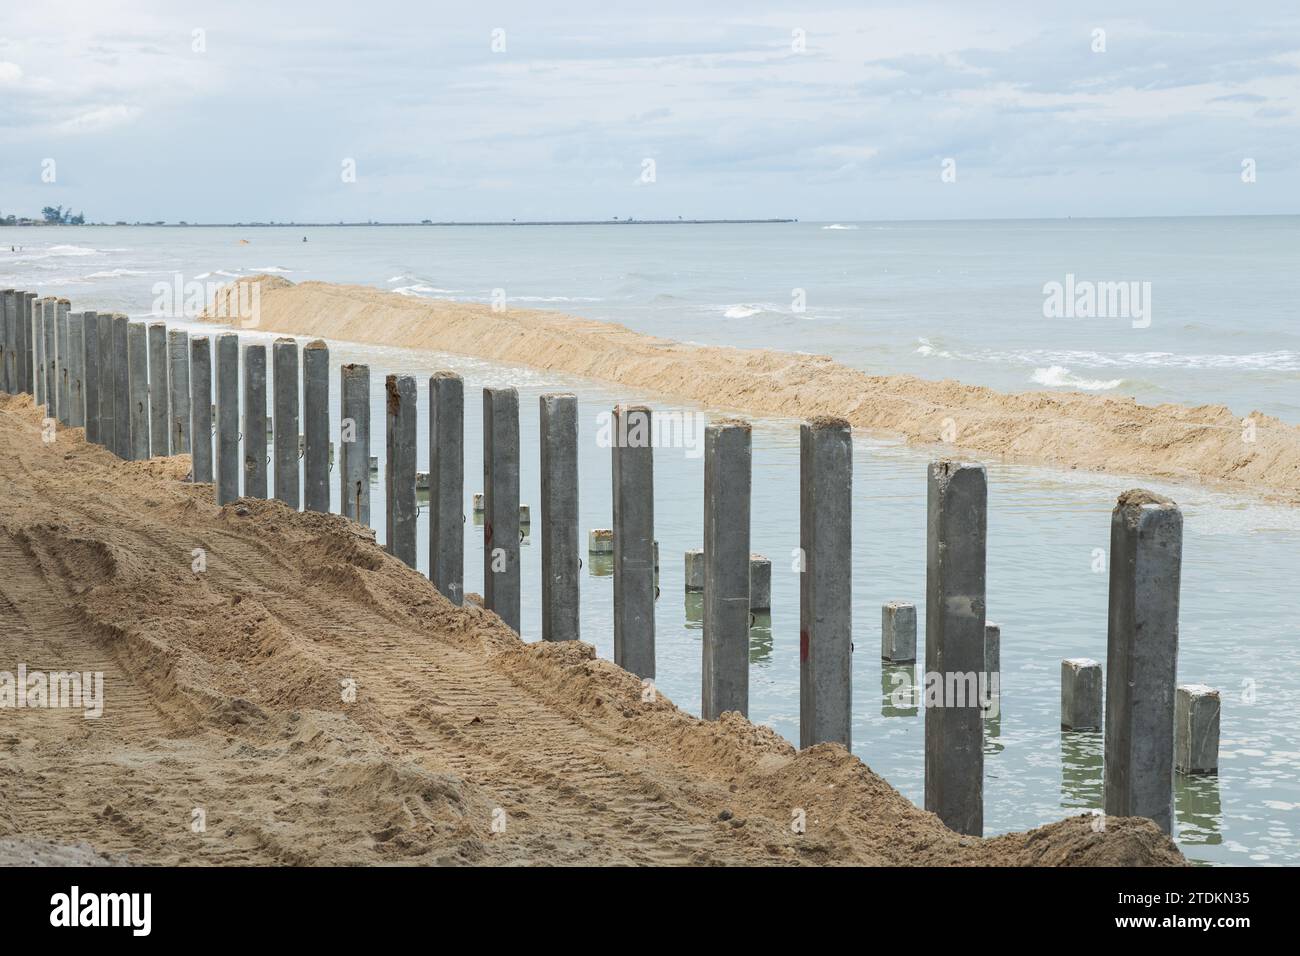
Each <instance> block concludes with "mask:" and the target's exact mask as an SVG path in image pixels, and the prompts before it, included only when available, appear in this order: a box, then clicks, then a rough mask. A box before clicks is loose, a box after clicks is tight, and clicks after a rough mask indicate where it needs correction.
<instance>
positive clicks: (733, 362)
mask: <svg viewBox="0 0 1300 956" xmlns="http://www.w3.org/2000/svg"><path fill="white" fill-rule="evenodd" d="M240 283H257V284H258V286H259V289H258V291H257V292H256V294H255V295H254V294H251V292H250V290H248V289H243V290H241V289H239V287H238V284H235V285H231V286H228V287H226V288H225V289H224V290H223V292H222V293H221V294H219V295H218V297H217V300H216V302H215V303H214V304H213V306H212V307H211V308H210V309H209V312H210V313H211V314H212V315H213V316H214V317H215V320H216V321H223V322H224V321H228V320H227V319H225V318H223V317H225V316H239V315H240V314H241V311H240V304H241V303H243V304H244V305H247V303H249V302H252V301H256V302H257V318H256V320H255V322H249V323H247V327H250V328H252V327H255V328H257V329H260V330H261V331H274V332H284V333H286V334H293V335H299V336H319V337H323V338H330V339H335V340H342V341H351V342H360V343H366V344H370V345H388V346H398V347H405V348H412V349H430V350H438V351H445V352H453V353H458V354H463V355H469V356H474V357H477V358H482V359H487V360H491V361H494V362H500V363H506V364H513V365H524V366H531V367H534V368H539V369H545V370H548V371H554V372H563V373H566V374H572V375H578V376H583V377H586V378H590V379H593V380H596V381H603V382H610V383H616V384H619V385H623V386H626V387H629V388H633V389H637V390H639V391H645V392H650V393H655V394H658V395H662V396H665V397H667V398H670V399H678V400H685V401H691V402H698V403H700V404H703V405H706V406H710V407H714V408H720V409H727V410H733V411H738V412H741V413H745V414H751V415H763V416H775V417H790V418H812V417H816V416H819V415H831V416H836V417H844V418H847V419H848V420H849V422H850V423H851V424H852V425H853V426H854V427H856V428H862V429H869V430H872V431H875V432H879V433H882V434H888V435H895V436H900V437H902V438H904V439H906V440H907V441H908V442H912V443H919V444H934V445H936V446H938V445H943V448H944V450H945V451H946V452H948V453H951V452H952V451H953V450H954V449H955V450H958V451H960V452H961V453H962V454H964V455H967V456H971V457H974V458H976V459H983V460H990V459H998V460H1009V461H1017V462H1024V463H1033V464H1042V465H1048V466H1051V467H1056V468H1064V469H1085V470H1091V471H1099V472H1109V473H1112V474H1121V475H1131V476H1139V477H1147V478H1158V479H1162V480H1167V481H1175V482H1191V483H1196V484H1203V485H1206V486H1209V487H1214V488H1220V489H1225V490H1229V491H1234V492H1241V493H1247V494H1251V495H1254V496H1259V497H1262V498H1267V499H1271V500H1276V501H1283V502H1288V503H1291V504H1296V503H1300V427H1297V426H1294V425H1288V424H1287V423H1285V422H1283V421H1281V420H1279V419H1277V418H1273V417H1270V416H1267V415H1263V414H1261V413H1259V412H1255V411H1250V410H1242V409H1236V410H1234V409H1229V408H1227V407H1225V406H1223V405H1200V406H1196V407H1189V406H1185V405H1178V404H1162V405H1155V406H1148V405H1142V404H1139V403H1137V402H1136V401H1134V400H1133V399H1131V398H1120V397H1117V398H1108V397H1103V396H1099V395H1091V394H1086V393H1083V392H1042V391H1036V392H1024V393H1019V394H1005V393H1001V392H998V391H995V390H993V389H990V388H985V387H982V386H975V385H966V384H963V383H961V382H957V381H951V380H946V381H929V380H925V379H920V378H916V377H913V376H908V375H870V374H867V373H866V372H863V371H860V370H858V369H854V368H850V367H848V366H845V365H842V364H839V363H837V362H835V361H833V360H831V359H830V358H827V357H825V356H816V355H805V354H795V353H787V352H779V351H773V350H766V349H731V348H719V347H709V346H699V345H691V344H686V343H681V342H676V341H672V340H669V339H663V338H657V337H653V336H648V335H643V334H640V333H637V332H633V331H631V330H629V329H627V328H624V327H623V326H619V325H615V324H612V323H605V322H598V321H594V320H589V319H582V318H577V317H574V316H570V315H565V314H563V313H560V312H555V311H543V310H537V309H521V308H515V307H514V306H512V305H509V303H508V302H507V303H506V308H505V309H504V310H500V311H498V310H494V309H493V308H492V307H491V306H488V305H481V304H475V303H463V302H447V301H430V300H427V299H419V298H413V297H411V296H405V295H400V294H395V293H391V292H385V291H382V290H379V289H374V288H369V287H364V286H352V285H335V284H330V283H323V282H302V283H298V284H295V283H292V282H290V281H288V280H286V279H284V278H283V277H280V276H274V275H260V276H255V277H250V278H248V279H243V280H240ZM230 321H231V322H232V324H236V325H238V324H239V320H238V319H237V318H236V319H234V320H230ZM1247 419H1249V423H1247V422H1246V420H1247Z"/></svg>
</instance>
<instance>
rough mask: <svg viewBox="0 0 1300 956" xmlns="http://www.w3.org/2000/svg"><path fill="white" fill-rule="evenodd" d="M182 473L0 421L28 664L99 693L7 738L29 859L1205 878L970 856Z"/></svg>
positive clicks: (585, 655) (327, 528)
mask: <svg viewBox="0 0 1300 956" xmlns="http://www.w3.org/2000/svg"><path fill="white" fill-rule="evenodd" d="M352 321H357V320H356V319H353V320H352ZM188 469H189V460H188V457H187V456H177V457H174V458H164V459H153V460H150V461H142V462H124V461H120V460H118V459H117V458H115V457H114V456H113V455H112V454H110V453H109V452H108V451H106V450H104V449H103V448H100V447H98V446H95V445H90V444H87V443H86V442H85V441H84V439H83V433H82V430H81V429H60V430H59V432H58V435H57V439H56V440H55V441H53V442H50V443H46V442H43V441H42V440H41V429H40V415H39V413H38V411H37V410H36V409H35V408H34V407H33V405H32V402H31V400H30V398H28V397H25V396H17V397H11V396H6V397H4V398H2V399H0V484H2V485H3V487H4V488H5V489H6V507H5V510H4V512H3V519H2V522H0V598H2V599H0V621H2V622H3V627H2V628H0V629H2V630H3V633H4V634H5V651H6V655H7V660H8V661H9V662H11V663H13V662H25V664H26V666H27V667H28V668H29V669H45V670H48V671H56V670H61V669H65V668H72V667H76V668H77V669H78V670H82V671H101V672H102V673H103V675H104V707H103V716H102V717H99V718H94V719H87V718H86V717H85V716H84V715H83V713H82V712H81V711H77V710H34V709H26V710H22V709H19V710H12V711H9V712H7V713H6V714H5V715H4V729H5V736H4V747H3V749H2V750H0V855H2V856H3V860H4V861H6V862H24V861H26V860H28V859H29V858H37V857H40V858H47V859H73V858H75V859H78V860H81V861H83V862H90V861H93V860H94V859H96V858H102V859H109V860H112V861H113V862H130V863H136V864H168V863H187V864H237V863H254V864H272V863H289V864H366V863H394V862H397V863H448V864H509V863H548V864H567V863H586V864H613V863H630V864H776V865H790V864H813V863H817V864H851V863H874V864H902V865H906V864H930V865H966V864H972V865H978V864H991V865H1023V864H1045V865H1060V864H1079V865H1126V866H1127V865H1177V864H1180V863H1181V862H1182V856H1181V854H1179V852H1178V850H1177V849H1176V848H1175V846H1174V844H1173V843H1172V842H1171V841H1170V840H1169V838H1168V837H1166V836H1164V835H1163V834H1161V833H1160V832H1159V831H1158V830H1157V829H1156V827H1155V826H1154V825H1153V824H1152V823H1150V822H1149V821H1146V820H1139V819H1116V818H1111V819H1109V820H1108V821H1107V826H1106V828H1105V831H1104V832H1094V829H1093V826H1092V821H1093V819H1094V818H1091V817H1088V816H1081V817H1074V818H1071V819H1067V820H1064V821H1061V822H1058V823H1055V824H1052V825H1050V826H1046V827H1042V828H1039V829H1037V830H1033V831H1031V832H1029V833H1016V834H1009V835H1004V836H1000V837H997V838H992V839H986V840H980V839H974V838H968V837H962V836H960V835H959V834H956V833H953V832H951V831H949V830H947V829H946V828H945V827H943V826H942V825H941V824H940V822H939V821H938V819H937V818H936V817H934V816H933V815H931V814H928V813H925V812H923V811H921V810H918V809H917V808H915V807H914V806H912V805H911V804H910V803H909V802H908V801H907V800H906V799H904V798H903V797H902V796H900V795H899V794H898V792H897V791H895V790H894V789H893V788H892V787H890V786H889V785H888V784H887V783H886V782H885V781H884V780H882V779H881V778H880V777H878V776H877V775H875V774H874V773H873V772H872V771H871V770H870V769H869V767H868V766H866V765H865V764H864V763H863V762H862V761H860V760H859V759H858V758H856V757H854V756H851V755H850V754H849V753H847V752H846V751H845V750H844V749H843V748H841V747H839V746H836V745H820V746H817V747H814V748H811V749H809V750H806V751H803V752H798V751H796V750H795V749H794V748H793V747H792V746H791V745H790V744H788V743H786V742H785V741H784V740H782V739H781V738H780V737H778V736H777V735H776V734H775V733H773V732H772V731H770V730H767V729H765V728H762V727H757V726H754V725H752V724H750V723H749V722H748V721H747V720H744V719H741V718H738V717H736V716H735V715H728V716H727V717H726V718H724V719H723V720H722V721H720V722H716V723H706V722H702V721H700V720H698V719H696V718H694V717H692V716H690V715H688V714H686V713H684V712H683V711H681V710H679V709H677V708H676V707H675V706H674V705H673V704H672V702H671V701H669V700H667V699H666V698H665V697H663V696H662V695H661V696H658V697H657V698H656V699H654V700H652V701H644V700H642V689H641V685H640V682H639V681H637V680H636V679H635V678H633V677H632V676H631V675H629V674H627V673H626V672H624V671H622V670H620V669H619V668H617V667H615V666H614V665H613V664H612V663H610V662H608V661H603V660H598V659H595V658H594V656H593V653H592V650H591V648H590V647H589V646H587V645H585V644H581V643H577V642H567V643H557V644H551V645H544V644H540V643H537V644H525V643H523V642H522V641H520V639H519V638H518V637H517V636H516V635H515V634H514V633H513V632H511V631H510V630H509V629H508V628H506V627H505V626H504V625H503V624H501V622H500V621H499V619H497V618H496V617H495V615H492V614H490V613H487V612H485V611H483V610H482V609H480V608H478V607H476V606H473V604H472V603H471V604H470V605H469V606H467V607H465V608H463V609H462V608H456V607H454V606H452V605H451V604H450V603H449V602H447V601H446V600H445V599H444V598H443V597H442V596H441V595H440V594H439V593H438V592H437V591H436V590H435V589H434V588H433V586H432V585H431V584H430V583H429V581H428V580H427V579H426V578H425V577H424V576H422V575H420V574H418V573H416V572H415V571H413V570H411V569H409V568H407V567H405V566H404V565H402V564H401V563H400V562H398V561H396V560H395V559H393V558H391V557H389V556H388V555H387V554H385V553H384V552H383V551H382V550H381V549H380V548H379V547H377V546H376V544H375V543H374V540H373V533H372V532H371V531H369V530H368V529H364V528H362V527H360V526H358V525H355V524H352V523H350V522H348V521H346V520H344V519H342V518H340V517H337V516H334V515H323V514H305V513H295V512H291V511H290V510H289V509H287V508H286V507H285V506H284V505H282V504H280V503H279V502H275V501H251V500H241V501H238V502H236V503H234V504H231V505H228V506H226V507H224V508H217V507H216V506H215V505H214V503H213V497H212V487H211V486H202V485H193V484H189V483H186V482H185V481H183V480H182V479H183V478H184V476H185V474H186V473H187V471H188ZM195 549H201V550H202V554H203V559H204V560H203V564H204V568H203V569H202V570H197V571H196V570H195V561H196V560H197V558H196V551H195ZM350 691H351V692H354V693H351V694H350ZM350 696H351V697H354V699H346V698H349V697H350ZM797 810H803V811H804V812H805V814H806V820H807V830H806V833H803V834H797V833H795V832H794V831H793V829H792V827H791V820H792V815H793V814H794V813H795V812H796V811H797ZM200 814H201V818H202V820H203V826H202V828H201V832H200V831H198V830H197V829H196V828H197V823H196V821H197V820H199V819H200ZM494 824H495V829H494ZM496 831H499V832H496ZM80 844H85V846H80ZM60 848H68V849H66V850H65V849H60ZM96 854H97V855H99V856H98V857H96V856H95V855H96Z"/></svg>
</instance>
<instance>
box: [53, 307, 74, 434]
mask: <svg viewBox="0 0 1300 956" xmlns="http://www.w3.org/2000/svg"><path fill="white" fill-rule="evenodd" d="M54 308H55V313H54V314H55V323H54V365H55V372H54V375H55V378H54V383H55V384H54V387H55V389H56V398H55V406H56V410H57V415H56V417H57V418H58V420H59V424H60V425H66V424H68V417H69V412H70V411H71V409H72V398H71V387H72V374H71V372H70V370H69V369H68V355H69V354H70V352H71V347H70V346H69V344H68V310H69V309H71V308H72V303H71V302H69V301H68V300H67V299H59V300H58V301H57V302H56V303H55V306H54Z"/></svg>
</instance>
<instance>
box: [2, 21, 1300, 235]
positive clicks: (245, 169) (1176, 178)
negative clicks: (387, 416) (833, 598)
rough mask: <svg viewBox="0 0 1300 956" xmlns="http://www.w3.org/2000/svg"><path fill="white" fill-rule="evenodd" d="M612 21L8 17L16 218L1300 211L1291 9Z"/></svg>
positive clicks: (1295, 28) (9, 156)
mask: <svg viewBox="0 0 1300 956" xmlns="http://www.w3.org/2000/svg"><path fill="white" fill-rule="evenodd" d="M612 6H613V4H612V3H610V2H602V3H567V4H566V3H527V4H490V3H484V4H476V5H466V4H463V3H458V4H455V5H449V4H437V3H428V2H410V3H405V2H369V3H358V2H348V3H339V2H322V3H310V4H307V3H303V4H297V3H294V4H285V3H271V2H259V3H253V2H246V0H234V2H221V3H215V2H208V3H184V2H181V3H164V2H154V3H145V2H130V0H127V2H112V3H106V2H103V0H97V2H66V3H59V2H44V3H41V4H23V5H21V6H20V5H18V4H15V3H13V2H6V4H5V10H4V13H3V19H0V174H3V181H2V185H3V189H2V191H0V211H2V212H3V213H5V214H8V213H11V212H14V213H18V214H20V215H34V214H37V213H38V212H39V210H40V208H41V207H42V206H46V205H63V206H70V207H72V208H74V209H78V210H80V209H84V210H85V212H86V214H87V217H88V218H89V219H91V220H94V221H98V220H109V221H112V220H117V219H125V220H131V221H135V220H142V221H150V220H157V219H164V220H168V221H176V220H182V219H184V220H189V221H205V222H211V221H236V220H243V221H249V220H280V221H284V220H289V219H297V220H312V221H336V220H341V219H342V220H350V221H352V220H367V219H377V220H420V219H426V218H427V219H436V220H442V219H459V220H466V219H510V218H521V219H523V218H559V219H571V218H598V219H606V218H610V217H612V216H619V217H626V216H635V217H637V218H674V217H677V216H686V217H693V216H797V217H800V218H804V219H821V220H851V219H873V218H887V219H899V218H927V219H932V218H970V217H1025V216H1069V215H1072V216H1099V215H1117V216H1132V215H1195V214H1231V213H1295V212H1300V122H1298V120H1300V112H1298V111H1297V104H1298V103H1300V12H1297V11H1298V10H1300V8H1297V7H1296V5H1295V4H1294V3H1250V4H1237V5H1231V6H1226V5H1222V4H1209V3H1167V4H1162V3H1154V4H1142V5H1140V6H1141V7H1142V8H1143V10H1142V11H1140V12H1139V11H1137V10H1135V9H1134V8H1135V7H1137V6H1138V5H1135V4H1131V3H1122V4H1121V3H1115V4H1105V3H1102V4H1090V5H1089V6H1091V7H1092V11H1091V12H1088V13H1086V14H1083V13H1080V12H1078V7H1079V6H1080V5H1079V4H1066V3H1059V4H1058V3H1024V4H1005V3H1004V4H987V5H986V4H979V3H961V2H949V3H928V4H927V3H906V4H898V5H884V4H880V5H877V4H861V3H857V4H846V5H845V6H843V7H841V8H837V7H835V6H829V5H827V6H822V5H819V4H816V3H798V4H768V3H763V2H752V3H736V2H733V3H720V2H711V0H697V2H693V3H678V2H655V3H635V4H623V5H620V6H621V9H619V10H615V9H611V7H612ZM494 30H501V31H504V32H503V34H498V35H497V36H498V45H500V38H501V37H502V36H503V38H504V46H505V49H504V50H503V51H500V52H494V51H493V49H492V44H493V31H494ZM1097 30H1104V31H1105V40H1104V42H1105V51H1104V52H1094V50H1093V47H1094V46H1095V45H1096V44H1097V34H1095V32H1094V31H1097ZM195 31H202V32H201V33H200V34H196V32H195ZM799 31H802V32H799ZM196 36H197V37H200V38H201V40H202V44H201V45H202V46H203V49H202V50H201V51H196V50H195V46H196ZM800 37H802V38H804V40H803V42H804V47H803V49H801V50H800V49H796V47H797V46H799V43H798V41H799V39H800ZM950 158H951V159H952V160H954V161H955V169H956V182H951V183H945V182H943V181H941V175H940V173H941V169H942V168H943V163H944V161H945V160H947V159H950ZM49 159H52V160H54V162H55V166H54V170H55V174H56V178H55V181H54V182H53V183H47V182H43V181H42V169H43V168H48V167H43V163H44V161H45V160H49ZM646 159H652V160H653V161H654V174H655V175H654V182H649V183H648V182H644V181H643V176H642V174H643V170H644V169H645V168H646V167H645V165H644V161H645V160H646ZM1247 159H1250V160H1253V161H1254V163H1255V168H1256V170H1257V181H1256V182H1254V183H1252V184H1246V183H1243V182H1242V175H1241V172H1242V163H1243V160H1247ZM345 160H353V161H355V168H356V181H355V182H344V181H343V176H342V175H341V173H342V172H343V167H344V162H345Z"/></svg>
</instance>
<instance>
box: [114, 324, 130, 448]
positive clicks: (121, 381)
mask: <svg viewBox="0 0 1300 956" xmlns="http://www.w3.org/2000/svg"><path fill="white" fill-rule="evenodd" d="M129 324H130V319H128V318H127V317H126V316H125V315H123V314H122V313H120V312H114V313H113V454H115V455H117V457H118V458H130V457H131V368H130V366H129V365H128V364H127V341H126V340H127V334H126V329H127V326H128V325H129Z"/></svg>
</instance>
